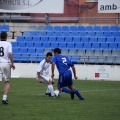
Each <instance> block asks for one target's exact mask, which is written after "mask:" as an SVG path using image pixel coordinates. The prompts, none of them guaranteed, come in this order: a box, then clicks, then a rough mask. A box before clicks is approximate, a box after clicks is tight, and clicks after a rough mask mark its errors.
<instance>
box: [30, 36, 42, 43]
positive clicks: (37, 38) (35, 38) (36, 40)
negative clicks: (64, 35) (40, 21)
mask: <svg viewBox="0 0 120 120" xmlns="http://www.w3.org/2000/svg"><path fill="white" fill-rule="evenodd" d="M32 41H34V42H40V37H36V36H35V37H33V39H32Z"/></svg>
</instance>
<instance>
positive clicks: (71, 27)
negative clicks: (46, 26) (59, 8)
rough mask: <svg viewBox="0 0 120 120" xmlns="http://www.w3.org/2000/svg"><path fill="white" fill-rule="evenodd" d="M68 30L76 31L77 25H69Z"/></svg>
mask: <svg viewBox="0 0 120 120" xmlns="http://www.w3.org/2000/svg"><path fill="white" fill-rule="evenodd" d="M69 31H77V27H76V26H70V27H69Z"/></svg>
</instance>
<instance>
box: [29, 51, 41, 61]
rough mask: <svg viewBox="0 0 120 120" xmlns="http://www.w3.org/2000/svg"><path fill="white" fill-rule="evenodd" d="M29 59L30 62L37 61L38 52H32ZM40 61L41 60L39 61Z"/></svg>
mask: <svg viewBox="0 0 120 120" xmlns="http://www.w3.org/2000/svg"><path fill="white" fill-rule="evenodd" d="M29 60H30V62H37V61H38V56H37V54H36V53H31V54H30V55H29ZM39 62H40V61H39Z"/></svg>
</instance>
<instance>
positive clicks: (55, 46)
mask: <svg viewBox="0 0 120 120" xmlns="http://www.w3.org/2000/svg"><path fill="white" fill-rule="evenodd" d="M50 48H51V49H54V48H58V43H51V44H50Z"/></svg>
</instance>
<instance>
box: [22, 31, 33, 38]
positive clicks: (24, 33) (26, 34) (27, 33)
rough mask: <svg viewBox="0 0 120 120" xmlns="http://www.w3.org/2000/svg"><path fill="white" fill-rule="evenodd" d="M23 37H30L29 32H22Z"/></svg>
mask: <svg viewBox="0 0 120 120" xmlns="http://www.w3.org/2000/svg"><path fill="white" fill-rule="evenodd" d="M23 36H24V37H30V36H31V32H30V31H24V32H23Z"/></svg>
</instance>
